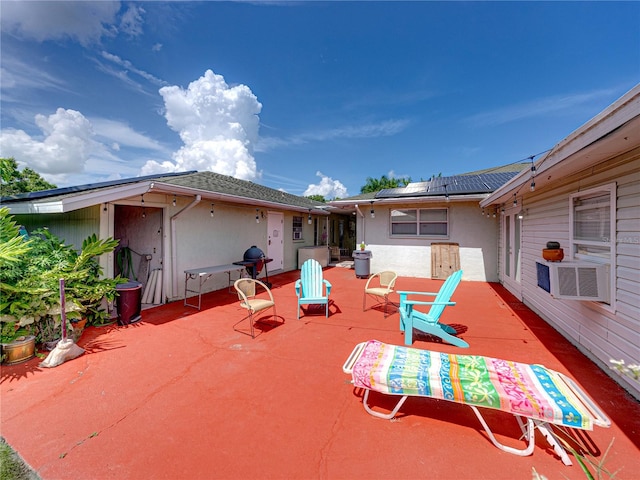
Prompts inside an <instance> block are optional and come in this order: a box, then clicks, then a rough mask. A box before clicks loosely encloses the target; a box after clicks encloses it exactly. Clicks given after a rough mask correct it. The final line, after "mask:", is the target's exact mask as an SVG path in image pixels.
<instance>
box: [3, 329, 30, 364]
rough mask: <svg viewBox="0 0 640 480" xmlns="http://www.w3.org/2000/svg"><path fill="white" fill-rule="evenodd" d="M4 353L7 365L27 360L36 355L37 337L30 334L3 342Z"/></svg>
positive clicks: (4, 361)
mask: <svg viewBox="0 0 640 480" xmlns="http://www.w3.org/2000/svg"><path fill="white" fill-rule="evenodd" d="M2 354H3V355H4V360H3V363H5V364H6V365H14V364H16V363H20V362H26V361H27V360H29V359H31V358H33V357H35V355H36V337H35V336H34V335H28V336H26V337H20V338H19V339H17V340H14V341H13V342H11V343H3V344H2Z"/></svg>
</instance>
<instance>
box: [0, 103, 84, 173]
mask: <svg viewBox="0 0 640 480" xmlns="http://www.w3.org/2000/svg"><path fill="white" fill-rule="evenodd" d="M35 122H36V125H37V126H38V127H39V128H40V130H42V133H43V134H44V136H43V139H42V140H38V139H36V138H32V137H31V136H29V135H28V134H27V133H26V132H24V131H23V130H14V129H8V130H3V131H2V134H1V135H0V151H1V156H2V157H5V158H6V157H14V158H15V159H16V161H18V162H19V163H21V164H26V165H27V166H29V167H30V168H32V169H33V170H35V171H37V172H38V173H41V174H62V173H75V172H82V171H83V170H84V165H85V163H86V162H87V159H88V158H89V153H90V151H91V144H92V140H91V137H92V135H93V130H92V127H91V123H90V122H89V120H87V119H86V118H85V117H84V115H82V114H81V113H80V112H77V111H75V110H65V109H63V108H59V109H58V110H57V111H56V113H54V114H52V115H49V116H48V117H46V116H44V115H41V114H38V115H36V118H35Z"/></svg>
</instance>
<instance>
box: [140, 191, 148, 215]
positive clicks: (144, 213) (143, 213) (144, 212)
mask: <svg viewBox="0 0 640 480" xmlns="http://www.w3.org/2000/svg"><path fill="white" fill-rule="evenodd" d="M140 205H142V218H146V217H147V210H146V208H144V195H140Z"/></svg>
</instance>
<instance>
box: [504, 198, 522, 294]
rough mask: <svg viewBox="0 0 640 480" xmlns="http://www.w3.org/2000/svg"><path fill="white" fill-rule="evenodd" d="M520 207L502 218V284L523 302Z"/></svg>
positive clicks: (511, 209) (506, 211) (507, 212)
mask: <svg viewBox="0 0 640 480" xmlns="http://www.w3.org/2000/svg"><path fill="white" fill-rule="evenodd" d="M520 211H521V209H520V207H516V208H510V209H507V210H505V212H504V214H503V215H501V218H500V230H501V236H500V237H501V259H500V278H501V279H502V284H503V285H504V286H505V287H506V288H507V290H509V291H510V292H511V293H513V294H514V295H515V296H516V297H517V298H518V299H519V300H522V282H521V280H522V278H521V277H522V219H521V218H519V215H520Z"/></svg>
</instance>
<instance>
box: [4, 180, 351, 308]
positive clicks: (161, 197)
mask: <svg viewBox="0 0 640 480" xmlns="http://www.w3.org/2000/svg"><path fill="white" fill-rule="evenodd" d="M2 204H3V206H5V207H8V208H9V209H10V212H11V214H12V215H14V216H15V219H16V221H17V222H18V223H19V224H22V225H24V226H25V227H26V229H27V230H28V231H32V230H34V229H36V228H40V227H47V228H48V229H49V230H50V231H51V233H53V234H54V235H56V236H58V237H60V238H62V239H64V240H65V241H66V242H67V243H68V244H70V245H74V246H76V247H77V248H79V247H80V245H81V244H82V241H83V240H84V239H85V238H87V236H89V235H92V234H94V233H95V234H96V235H98V236H99V237H100V238H107V237H113V238H115V239H117V240H119V242H120V244H119V246H118V248H117V249H116V251H114V252H113V254H110V255H108V256H107V258H103V259H101V265H102V267H103V271H104V273H105V275H106V276H108V277H114V276H115V275H117V274H118V273H120V271H121V270H120V269H122V268H123V267H124V265H122V264H121V263H122V262H121V260H122V258H123V256H119V252H121V251H122V250H123V249H125V248H126V251H127V253H128V255H127V256H126V260H125V261H126V262H127V263H128V264H130V265H131V267H132V268H131V270H132V271H133V272H134V274H135V278H133V279H135V280H137V281H139V282H141V283H143V287H144V286H146V285H145V283H146V281H147V280H148V279H149V278H150V274H151V273H152V272H153V271H154V270H158V271H160V272H161V273H162V275H158V273H157V272H156V274H155V277H161V280H160V281H159V284H160V285H161V294H160V295H154V297H155V298H160V299H161V300H160V302H149V303H164V302H165V301H173V300H177V299H182V298H184V296H185V283H186V282H185V273H184V272H185V270H191V269H197V268H201V267H208V266H216V265H228V264H232V263H233V262H235V261H242V260H243V256H244V252H245V251H246V250H247V249H249V248H250V247H251V246H254V245H255V246H257V247H258V248H260V249H261V250H262V251H263V252H264V253H265V255H266V256H267V257H268V258H270V259H272V260H271V262H269V263H268V264H267V266H266V268H265V269H264V270H263V271H262V276H264V275H265V273H269V272H279V271H289V270H295V269H296V268H298V263H299V261H301V260H303V259H306V258H311V257H313V258H318V259H319V260H320V261H321V263H323V264H324V265H326V264H327V262H328V258H329V250H328V241H329V240H330V239H332V238H338V234H337V233H334V232H331V231H330V229H331V227H332V225H333V223H334V222H335V223H340V222H341V220H335V219H339V218H340V217H339V216H336V215H331V214H330V213H329V211H328V206H327V205H326V204H324V203H321V202H317V201H314V200H311V199H308V198H304V197H299V196H296V195H291V194H288V193H285V192H282V191H280V190H276V189H272V188H267V187H264V186H262V185H258V184H255V183H253V182H249V181H244V180H239V179H236V178H233V177H230V176H226V175H221V174H217V173H212V172H195V171H192V172H184V173H173V174H162V175H150V176H146V177H137V178H131V179H125V180H114V181H110V182H102V183H96V184H89V185H82V186H76V187H68V188H57V189H52V190H46V191H40V192H32V193H27V194H20V195H16V196H12V197H4V198H2ZM330 217H331V218H332V219H333V221H332V222H330V221H329V218H330ZM346 219H347V220H348V219H349V218H348V217H346ZM341 238H342V240H343V241H345V242H347V241H349V236H348V232H347V235H346V236H345V235H342V237H341ZM352 247H353V245H352ZM236 273H237V272H236ZM155 277H154V278H155ZM133 279H132V280H133ZM227 282H228V277H227V275H224V274H223V273H220V274H216V275H213V276H212V277H210V278H209V279H208V280H207V282H206V284H204V285H203V288H202V291H203V292H206V291H211V290H217V289H220V288H223V287H226V286H227Z"/></svg>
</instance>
